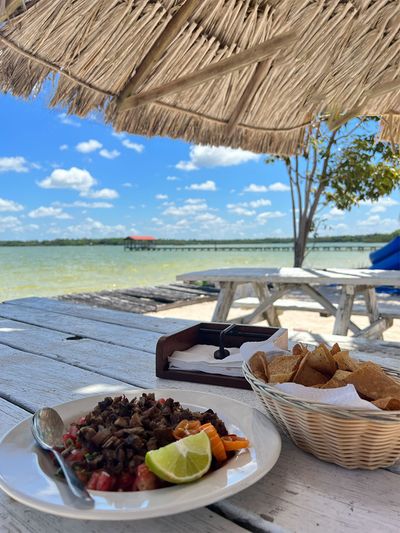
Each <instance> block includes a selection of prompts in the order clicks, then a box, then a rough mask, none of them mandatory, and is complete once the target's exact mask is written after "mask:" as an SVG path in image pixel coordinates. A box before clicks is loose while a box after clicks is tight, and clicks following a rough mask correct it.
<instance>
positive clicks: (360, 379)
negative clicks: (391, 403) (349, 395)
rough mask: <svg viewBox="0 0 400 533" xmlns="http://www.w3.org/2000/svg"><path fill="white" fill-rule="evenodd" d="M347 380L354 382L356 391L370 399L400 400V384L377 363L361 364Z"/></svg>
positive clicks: (347, 381)
mask: <svg viewBox="0 0 400 533" xmlns="http://www.w3.org/2000/svg"><path fill="white" fill-rule="evenodd" d="M345 382H346V383H351V384H353V385H354V387H355V388H356V391H357V392H358V393H359V394H361V395H363V396H364V397H365V398H368V399H369V400H379V399H382V398H396V399H399V400H400V384H399V383H398V382H396V381H395V380H394V379H392V378H391V377H390V376H388V375H387V374H386V373H385V372H384V370H383V369H382V368H381V367H380V366H379V365H377V364H375V363H371V362H368V363H365V364H363V365H361V366H359V367H358V369H357V370H355V371H354V372H351V374H349V376H348V377H347V378H346V379H345Z"/></svg>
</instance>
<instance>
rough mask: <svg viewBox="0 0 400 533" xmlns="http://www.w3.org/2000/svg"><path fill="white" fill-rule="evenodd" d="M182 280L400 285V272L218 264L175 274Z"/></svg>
mask: <svg viewBox="0 0 400 533" xmlns="http://www.w3.org/2000/svg"><path fill="white" fill-rule="evenodd" d="M176 279H177V280H180V281H209V282H213V283H218V282H220V281H226V282H236V283H252V282H254V281H256V282H261V283H266V282H268V283H296V284H298V283H300V284H301V283H308V284H311V285H331V284H332V283H337V284H338V285H354V286H355V285H360V286H373V287H377V286H379V285H392V286H395V287H400V276H399V273H398V271H396V270H369V269H344V268H327V269H317V268H307V269H305V268H304V269H303V268H289V267H284V268H250V267H244V268H216V269H210V270H200V271H198V272H188V273H186V274H179V275H178V276H176Z"/></svg>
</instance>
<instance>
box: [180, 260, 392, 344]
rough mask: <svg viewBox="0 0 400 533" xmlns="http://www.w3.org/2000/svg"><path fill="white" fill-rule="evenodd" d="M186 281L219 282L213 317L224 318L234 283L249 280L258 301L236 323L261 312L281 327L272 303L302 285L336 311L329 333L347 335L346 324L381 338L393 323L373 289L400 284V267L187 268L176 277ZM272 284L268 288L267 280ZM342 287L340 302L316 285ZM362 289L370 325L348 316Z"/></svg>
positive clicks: (361, 333) (250, 319) (249, 320)
mask: <svg viewBox="0 0 400 533" xmlns="http://www.w3.org/2000/svg"><path fill="white" fill-rule="evenodd" d="M177 280H180V281H185V282H194V281H207V282H212V283H218V284H219V286H220V289H221V290H220V293H219V297H218V301H217V305H216V307H215V311H214V314H213V317H212V320H215V321H222V322H223V321H225V320H226V319H227V317H228V314H229V311H230V309H231V307H232V304H233V302H234V298H235V292H236V289H237V287H238V286H239V285H243V284H249V283H250V284H252V285H253V287H254V291H255V293H256V295H257V298H258V300H259V304H258V305H257V306H256V308H255V309H254V310H253V311H252V312H251V313H249V314H247V315H245V316H242V317H239V318H235V322H237V323H239V324H251V323H253V322H257V321H258V320H260V317H264V318H265V319H266V320H267V321H268V322H269V324H270V325H271V326H278V327H279V326H280V322H279V318H278V314H277V310H276V308H275V307H274V302H276V301H277V300H279V299H280V298H282V296H283V295H285V294H287V293H288V292H290V291H293V290H296V289H301V290H302V291H303V292H304V293H306V294H307V295H308V296H310V297H311V298H312V299H313V300H315V301H316V302H318V304H320V306H322V308H323V309H324V310H325V311H326V312H327V313H328V314H330V315H333V316H335V323H334V326H333V334H335V335H346V334H347V332H348V330H349V329H350V330H351V331H352V332H353V333H354V334H355V335H357V336H365V337H369V338H382V332H383V331H385V330H386V329H387V328H388V327H390V326H391V325H392V324H393V318H392V317H390V316H382V315H381V313H380V309H379V305H378V301H377V298H376V292H375V288H376V287H379V286H382V285H388V286H392V287H400V272H399V271H396V270H369V269H342V268H327V269H317V268H248V267H245V268H217V269H211V270H201V271H198V272H188V273H186V274H180V275H178V276H177ZM271 284H273V287H274V289H273V290H270V288H269V285H271ZM330 285H337V286H340V287H341V294H340V299H339V305H338V306H335V305H334V304H333V303H332V302H331V301H330V300H329V299H328V298H327V297H326V296H325V295H324V294H322V292H321V291H320V290H318V288H317V287H320V286H330ZM357 293H363V295H364V299H365V315H366V316H368V318H369V322H370V325H369V326H368V327H367V328H364V329H361V328H359V327H358V326H357V325H356V324H355V323H354V322H353V321H352V320H351V316H352V310H353V302H354V296H355V295H356V294H357Z"/></svg>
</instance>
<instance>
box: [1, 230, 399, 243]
mask: <svg viewBox="0 0 400 533" xmlns="http://www.w3.org/2000/svg"><path fill="white" fill-rule="evenodd" d="M398 235H400V230H396V231H394V232H392V233H370V234H367V235H339V236H330V237H316V238H313V239H309V244H310V245H311V244H313V243H325V242H326V243H330V242H335V243H336V242H365V243H368V242H374V243H378V242H379V243H380V242H382V243H385V242H389V241H391V240H392V239H393V238H394V237H396V236H398ZM124 240H125V238H124V237H116V238H115V237H114V238H103V239H53V240H43V241H40V240H32V241H0V246H88V245H89V246H96V245H111V246H113V245H114V246H116V245H118V246H122V245H123V244H124ZM276 243H288V244H293V238H291V237H287V238H268V237H266V238H265V239H199V240H198V239H157V240H156V245H157V244H159V245H164V246H165V245H175V246H177V245H193V244H250V245H251V244H276Z"/></svg>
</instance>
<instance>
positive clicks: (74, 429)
mask: <svg viewBox="0 0 400 533" xmlns="http://www.w3.org/2000/svg"><path fill="white" fill-rule="evenodd" d="M69 434H70V435H71V436H72V437H75V438H76V436H77V434H78V426H77V425H76V424H71V425H70V426H69Z"/></svg>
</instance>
